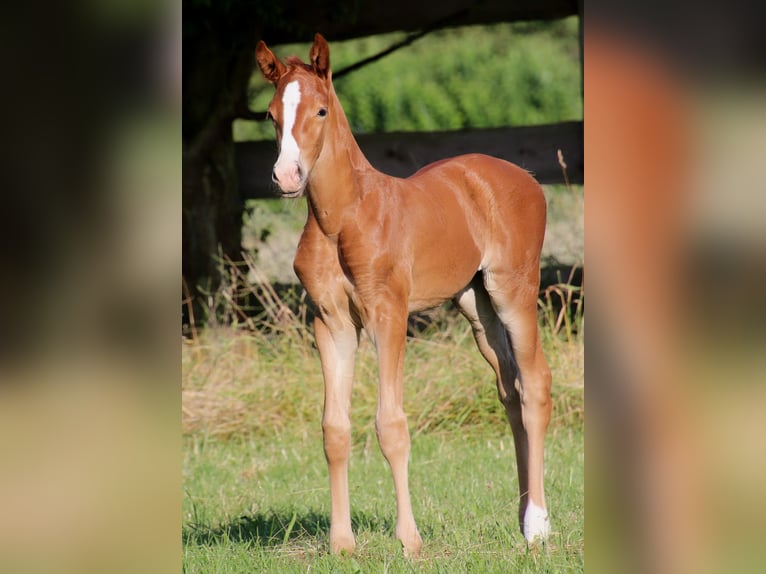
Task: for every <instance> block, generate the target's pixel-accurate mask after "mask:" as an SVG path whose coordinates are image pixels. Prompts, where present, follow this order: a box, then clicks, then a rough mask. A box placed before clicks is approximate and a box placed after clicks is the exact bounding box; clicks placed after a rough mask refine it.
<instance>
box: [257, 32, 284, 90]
mask: <svg viewBox="0 0 766 574" xmlns="http://www.w3.org/2000/svg"><path fill="white" fill-rule="evenodd" d="M255 59H256V61H257V62H258V67H259V68H260V69H261V73H262V74H263V77H264V78H266V79H267V80H268V81H269V82H271V83H272V84H276V83H277V81H278V80H279V78H281V77H282V75H283V74H284V73H285V72H286V71H287V68H285V65H284V64H283V63H282V62H280V61H279V58H277V57H276V56H275V55H274V53H273V52H272V51H271V50H269V48H268V47H267V46H266V43H265V42H264V41H263V40H261V41H260V42H258V45H257V46H256V47H255Z"/></svg>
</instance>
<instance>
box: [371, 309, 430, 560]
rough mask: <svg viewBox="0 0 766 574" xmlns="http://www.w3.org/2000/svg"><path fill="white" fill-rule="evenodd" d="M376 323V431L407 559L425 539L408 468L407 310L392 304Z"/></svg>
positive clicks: (397, 533) (399, 537) (374, 325)
mask: <svg viewBox="0 0 766 574" xmlns="http://www.w3.org/2000/svg"><path fill="white" fill-rule="evenodd" d="M381 311H382V312H381V313H380V314H379V315H378V317H376V318H375V320H374V323H373V333H374V335H373V336H374V338H375V346H376V348H377V352H378V367H379V381H378V412H377V416H376V418H375V430H376V431H377V434H378V442H379V444H380V449H381V451H382V452H383V456H384V457H385V458H386V460H387V461H388V464H389V466H390V467H391V473H392V474H393V478H394V488H395V489H396V513H397V517H396V537H397V538H398V539H399V540H400V541H401V543H402V546H403V547H404V553H405V555H407V556H417V555H418V554H419V553H420V548H421V547H422V546H423V540H422V539H421V537H420V533H419V532H418V527H417V526H416V525H415V517H414V515H413V513H412V504H411V502H410V490H409V484H408V477H407V474H408V473H407V466H408V461H409V456H410V432H409V429H408V428H407V418H406V417H405V414H404V405H403V389H402V387H403V378H404V344H405V339H406V335H407V309H406V308H403V309H400V308H397V307H396V306H394V305H390V306H388V307H387V308H385V309H383V310H381Z"/></svg>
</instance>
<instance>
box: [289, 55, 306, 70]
mask: <svg viewBox="0 0 766 574" xmlns="http://www.w3.org/2000/svg"><path fill="white" fill-rule="evenodd" d="M285 63H286V64H287V65H288V66H289V67H290V68H303V69H304V70H306V71H307V72H311V71H312V68H311V66H309V65H308V64H304V63H303V61H302V60H301V59H300V58H299V57H298V56H287V58H286V59H285Z"/></svg>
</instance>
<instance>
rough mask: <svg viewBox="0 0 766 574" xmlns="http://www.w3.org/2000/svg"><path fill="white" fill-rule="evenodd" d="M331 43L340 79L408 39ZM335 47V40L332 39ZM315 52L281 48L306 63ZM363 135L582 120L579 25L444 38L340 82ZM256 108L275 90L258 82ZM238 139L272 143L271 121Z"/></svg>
mask: <svg viewBox="0 0 766 574" xmlns="http://www.w3.org/2000/svg"><path fill="white" fill-rule="evenodd" d="M401 37H402V35H401V34H385V35H380V36H372V37H368V38H361V39H357V40H351V41H348V42H332V43H331V61H332V67H333V70H335V71H338V70H341V69H343V68H344V67H345V66H348V65H350V64H353V63H355V62H357V61H358V60H360V59H362V58H365V57H367V56H370V55H372V54H375V53H376V52H379V51H380V50H382V49H384V48H386V47H387V46H389V45H390V44H391V43H393V42H394V41H396V40H398V39H400V38H401ZM330 40H331V41H332V39H331V38H330ZM309 47H310V45H309V44H296V45H290V46H281V47H278V48H277V49H276V53H277V54H278V55H280V56H286V55H290V54H296V55H298V56H300V57H301V58H302V59H304V60H306V58H307V54H308V50H309ZM335 88H336V91H337V92H338V97H339V98H340V100H341V103H342V104H343V106H344V109H345V110H346V115H347V116H348V118H349V121H350V123H351V127H352V129H353V130H354V131H355V132H385V131H431V130H449V129H459V128H468V127H476V128H479V127H499V126H506V125H533V124H541V123H553V122H558V121H563V120H572V119H579V118H581V117H582V97H581V88H580V64H579V47H578V35H577V19H576V18H574V17H573V18H568V19H566V20H561V21H557V22H551V23H534V24H527V23H520V24H497V25H492V26H469V27H464V28H454V29H445V30H441V31H439V32H435V33H433V34H431V35H429V36H426V37H425V38H423V39H421V40H419V41H417V42H415V43H414V44H412V45H411V46H408V47H407V48H404V49H402V50H399V51H398V52H395V53H394V54H391V55H390V56H387V57H385V58H383V59H382V60H379V61H378V62H375V63H373V64H370V65H368V66H366V67H364V68H362V69H361V70H358V71H356V72H353V73H351V74H349V75H348V76H345V77H342V78H339V79H338V80H337V81H336V82H335ZM251 94H252V97H251V101H250V107H251V108H252V109H257V110H265V109H266V106H267V104H268V102H269V100H270V99H271V97H272V95H273V90H272V88H271V87H270V86H269V85H267V84H266V82H265V81H263V79H262V78H261V77H260V72H257V70H256V73H255V74H254V75H253V78H252V80H251ZM234 129H235V131H234V135H235V139H237V140H247V139H272V138H273V137H274V133H273V128H272V127H271V125H269V124H268V122H250V121H247V122H245V121H238V122H235V128H234Z"/></svg>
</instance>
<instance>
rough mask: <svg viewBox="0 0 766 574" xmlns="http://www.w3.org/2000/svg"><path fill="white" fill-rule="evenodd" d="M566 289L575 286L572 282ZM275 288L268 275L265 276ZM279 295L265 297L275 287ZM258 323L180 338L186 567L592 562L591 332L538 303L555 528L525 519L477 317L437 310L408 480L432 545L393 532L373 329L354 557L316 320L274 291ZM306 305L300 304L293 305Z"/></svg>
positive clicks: (415, 395) (415, 361)
mask: <svg viewBox="0 0 766 574" xmlns="http://www.w3.org/2000/svg"><path fill="white" fill-rule="evenodd" d="M560 289H561V292H562V293H563V294H566V293H567V291H566V289H565V288H564V287H561V288H560ZM265 291H266V292H268V288H267V287H266V288H265ZM262 296H263V297H264V298H267V299H268V297H267V295H262ZM269 300H270V301H271V303H270V304H269V305H267V306H266V310H265V311H264V314H263V316H261V317H255V318H253V319H252V320H251V321H250V322H249V323H248V324H247V327H248V328H247V329H244V328H229V329H208V330H206V331H204V332H201V333H197V337H196V338H195V339H194V340H193V341H187V342H186V343H185V344H184V349H183V408H184V413H183V422H184V465H183V473H184V475H183V480H184V501H183V543H184V546H183V552H184V555H183V563H184V569H185V571H186V572H218V573H223V572H280V573H281V572H450V573H452V572H509V571H514V572H516V571H519V572H580V571H582V570H583V555H584V537H583V514H584V512H583V488H584V487H583V466H584V465H583V380H582V366H583V365H582V360H583V359H582V343H581V339H580V336H579V335H578V334H577V327H578V326H579V323H580V320H581V319H580V318H579V317H576V318H575V324H574V325H572V324H568V323H567V322H566V321H559V319H561V315H558V314H557V312H556V311H555V309H554V308H553V307H552V306H549V305H547V304H546V301H545V299H543V300H542V301H541V303H542V304H541V314H540V317H541V323H542V324H543V325H544V330H543V334H544V347H545V351H546V355H547V357H548V359H549V362H550V364H551V368H552V371H553V377H554V389H553V395H554V396H553V400H554V411H553V419H552V422H551V426H550V431H549V435H548V443H547V452H546V464H547V467H546V489H547V497H548V504H549V508H550V511H551V520H552V527H553V531H554V532H553V534H552V536H551V538H550V539H549V540H548V542H547V543H546V544H545V545H538V546H532V547H528V546H527V544H526V542H525V541H524V538H523V537H522V535H521V533H520V532H519V521H518V515H517V501H518V486H517V478H516V467H515V457H514V454H513V443H512V437H511V433H510V429H509V427H508V424H507V422H506V421H505V418H504V413H503V410H502V407H501V406H500V403H499V402H498V401H497V399H496V391H495V388H494V381H493V375H492V373H491V370H490V369H489V367H488V366H487V365H486V364H485V363H484V360H483V359H482V358H481V356H480V355H479V353H478V351H477V350H476V349H475V346H474V343H473V339H472V337H471V334H470V328H469V327H468V325H467V323H466V322H465V321H463V320H462V318H459V317H456V316H455V314H454V313H452V314H450V313H448V312H446V311H443V310H442V311H439V312H438V313H436V314H435V315H434V316H433V317H432V318H431V323H430V325H429V326H428V327H426V328H425V329H424V330H423V331H422V332H421V333H420V334H419V335H418V336H417V337H413V338H412V339H411V340H410V341H409V342H408V346H407V356H406V363H405V385H406V389H405V410H406V412H407V414H408V418H409V424H410V430H411V434H412V455H411V465H410V486H411V491H412V498H413V507H414V511H415V517H416V520H417V521H418V526H419V528H420V531H421V534H422V535H423V538H424V542H425V544H424V548H423V552H422V555H421V557H420V558H418V559H414V560H408V559H406V558H404V557H403V554H402V551H401V548H400V547H399V545H398V542H397V541H396V540H395V537H394V533H393V528H394V523H395V502H394V501H395V499H394V492H393V484H392V480H391V476H390V472H389V470H388V468H387V466H386V463H385V461H384V459H383V457H382V455H381V454H380V451H379V449H378V445H377V440H376V438H375V431H374V422H373V421H374V416H375V409H376V398H377V386H376V385H377V383H376V372H377V370H376V361H375V354H374V350H373V347H372V345H371V344H370V342H369V341H367V340H363V342H362V345H361V347H360V350H359V353H358V358H357V369H356V383H355V387H354V396H353V402H352V421H353V435H352V436H353V452H352V458H351V463H350V491H351V505H352V521H353V527H354V532H355V535H356V536H357V550H356V552H355V554H354V556H353V557H335V556H331V555H330V554H329V552H328V530H329V523H328V520H329V484H328V479H327V471H326V465H325V461H324V455H323V451H322V440H321V425H320V420H321V408H322V380H321V374H320V370H319V358H318V354H317V352H316V350H315V348H314V346H313V342H312V336H311V333H310V330H309V329H308V328H307V327H306V326H305V324H304V322H303V321H302V320H301V315H302V314H303V312H304V311H305V309H304V311H301V309H302V304H301V303H300V301H298V306H297V308H298V311H297V315H294V314H293V312H291V311H287V308H286V307H284V306H283V302H282V301H281V300H280V299H279V298H273V297H272V298H271V299H269ZM291 306H292V307H293V308H295V305H291Z"/></svg>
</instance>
